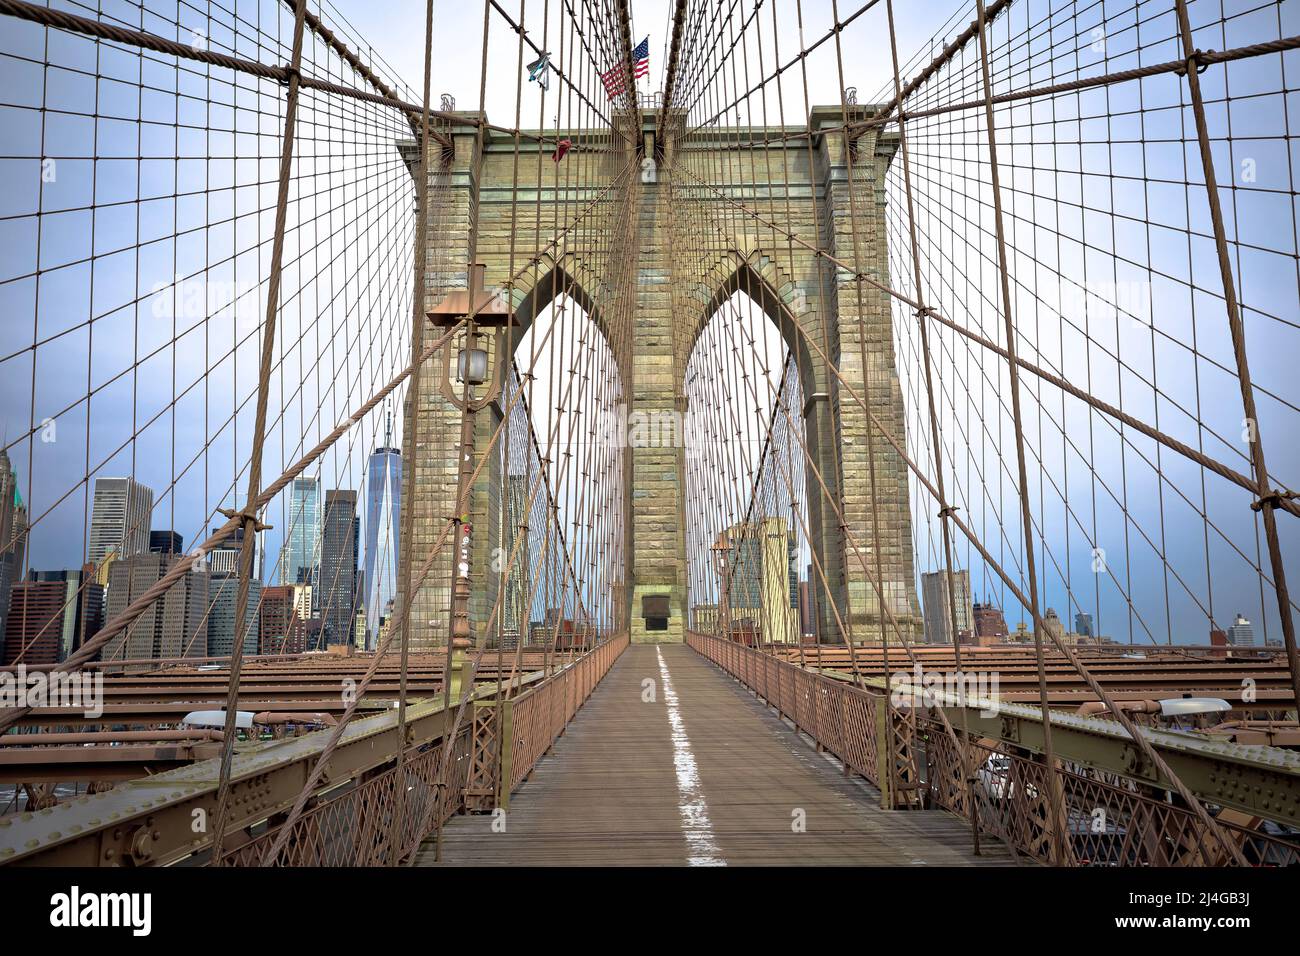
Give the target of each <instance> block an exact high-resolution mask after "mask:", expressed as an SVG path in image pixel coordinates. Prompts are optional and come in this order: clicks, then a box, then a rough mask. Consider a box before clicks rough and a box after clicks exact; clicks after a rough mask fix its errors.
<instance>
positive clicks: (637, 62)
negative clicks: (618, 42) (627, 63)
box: [632, 35, 650, 80]
mask: <svg viewBox="0 0 1300 956" xmlns="http://www.w3.org/2000/svg"><path fill="white" fill-rule="evenodd" d="M632 63H633V64H634V72H635V73H636V78H637V79H638V80H639V79H641V77H643V76H649V75H650V37H649V35H647V36H646V38H645V39H644V40H642V41H641V45H640V46H638V47H637V48H636V49H635V50H633V51H632Z"/></svg>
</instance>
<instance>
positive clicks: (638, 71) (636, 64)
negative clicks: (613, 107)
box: [600, 36, 650, 100]
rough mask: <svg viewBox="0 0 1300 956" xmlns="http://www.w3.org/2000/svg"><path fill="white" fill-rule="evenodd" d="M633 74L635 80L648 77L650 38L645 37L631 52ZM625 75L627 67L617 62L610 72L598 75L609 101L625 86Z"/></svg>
mask: <svg viewBox="0 0 1300 956" xmlns="http://www.w3.org/2000/svg"><path fill="white" fill-rule="evenodd" d="M632 63H633V72H634V74H635V76H636V78H637V79H640V78H641V77H643V76H649V75H650V37H649V36H647V37H646V38H645V39H644V40H642V41H641V43H640V45H638V46H637V48H636V49H635V50H633V51H632ZM626 75H627V66H626V64H625V63H624V62H623V61H622V60H619V61H618V63H616V64H615V65H614V68H613V69H612V70H607V71H606V72H604V73H602V74H600V82H602V83H604V84H605V95H606V96H608V97H609V98H610V99H611V100H612V99H613V98H614V97H616V96H618V94H620V93H622V92H623V90H624V87H625V86H626V84H625V82H624V79H625V77H626Z"/></svg>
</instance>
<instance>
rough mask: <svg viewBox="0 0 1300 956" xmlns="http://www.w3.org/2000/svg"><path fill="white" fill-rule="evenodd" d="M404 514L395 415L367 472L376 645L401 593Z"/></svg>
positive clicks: (368, 579)
mask: <svg viewBox="0 0 1300 956" xmlns="http://www.w3.org/2000/svg"><path fill="white" fill-rule="evenodd" d="M401 513H402V453H401V451H399V450H398V449H397V448H394V447H393V413H392V411H391V410H390V411H389V413H388V422H387V426H386V427H385V430H384V444H383V445H382V446H380V447H379V448H376V449H375V453H374V454H373V455H371V456H370V463H369V466H368V469H367V473H366V568H365V576H364V579H363V580H364V582H365V586H366V594H365V602H364V603H365V607H366V627H367V629H368V630H369V631H370V640H371V642H372V643H373V642H374V641H375V640H377V638H378V634H379V618H380V616H381V615H382V614H383V613H384V609H385V608H386V607H387V606H388V602H389V601H391V600H392V599H393V595H395V594H396V593H397V587H396V584H397V546H398V540H397V539H398V518H399V516H400V515H401Z"/></svg>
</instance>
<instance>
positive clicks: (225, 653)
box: [208, 573, 262, 657]
mask: <svg viewBox="0 0 1300 956" xmlns="http://www.w3.org/2000/svg"><path fill="white" fill-rule="evenodd" d="M238 598H239V576H238V575H237V574H233V573H232V574H221V573H214V574H212V575H211V577H210V579H209V583H208V603H209V604H210V605H211V609H210V610H209V611H208V656H209V657H229V656H230V655H231V654H232V653H233V652H234V649H235V631H236V627H235V610H236V608H235V605H236V603H237V601H238ZM261 601H262V582H261V581H258V580H257V579H256V578H253V579H250V580H249V582H248V606H247V607H246V608H245V609H244V626H243V627H242V628H239V629H238V630H239V631H240V632H242V633H243V635H244V654H245V655H248V654H256V653H257V644H258V627H257V619H258V607H259V605H260V604H261Z"/></svg>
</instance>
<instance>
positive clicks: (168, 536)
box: [149, 531, 185, 554]
mask: <svg viewBox="0 0 1300 956" xmlns="http://www.w3.org/2000/svg"><path fill="white" fill-rule="evenodd" d="M149 553H150V554H184V553H185V539H184V538H182V537H181V536H180V535H179V534H177V533H176V532H175V531H150V532H149Z"/></svg>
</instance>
